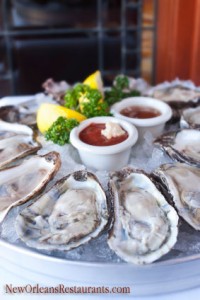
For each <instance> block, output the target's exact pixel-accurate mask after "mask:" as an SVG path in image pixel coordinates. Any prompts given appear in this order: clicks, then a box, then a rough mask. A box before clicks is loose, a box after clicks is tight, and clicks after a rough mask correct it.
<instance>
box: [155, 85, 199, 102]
mask: <svg viewBox="0 0 200 300" xmlns="http://www.w3.org/2000/svg"><path fill="white" fill-rule="evenodd" d="M153 97H155V98H157V99H160V100H163V101H165V102H167V103H168V104H171V105H173V106H175V107H177V108H181V107H182V106H183V105H184V106H187V105H188V104H189V103H190V102H193V103H198V102H200V91H195V90H192V89H189V88H184V87H181V86H178V85H177V86H174V87H169V88H166V89H158V90H155V91H154V93H153Z"/></svg>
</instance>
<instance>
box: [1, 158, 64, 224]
mask: <svg viewBox="0 0 200 300" xmlns="http://www.w3.org/2000/svg"><path fill="white" fill-rule="evenodd" d="M60 163H61V162H60V156H59V154H58V153H57V152H50V153H48V154H46V155H44V156H37V155H36V156H32V157H31V158H29V159H26V160H24V161H22V162H20V163H19V164H18V165H15V166H14V167H11V168H7V169H3V170H1V171H0V222H2V221H3V219H4V218H5V216H6V214H7V213H8V212H9V210H10V209H11V208H12V207H14V206H17V205H20V204H22V203H24V202H26V201H27V200H29V199H30V198H31V197H33V196H35V195H36V194H37V193H39V192H40V191H41V190H42V188H43V187H44V186H45V185H46V184H47V183H48V182H49V181H50V180H51V178H52V177H53V175H54V174H55V173H56V172H57V171H58V169H59V168H60Z"/></svg>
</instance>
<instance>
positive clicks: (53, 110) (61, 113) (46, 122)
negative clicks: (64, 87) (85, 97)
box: [36, 103, 86, 134]
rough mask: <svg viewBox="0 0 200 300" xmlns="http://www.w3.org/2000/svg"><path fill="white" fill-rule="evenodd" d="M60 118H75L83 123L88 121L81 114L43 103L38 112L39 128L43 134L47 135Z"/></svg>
mask: <svg viewBox="0 0 200 300" xmlns="http://www.w3.org/2000/svg"><path fill="white" fill-rule="evenodd" d="M58 117H65V118H70V119H71V118H73V119H76V120H77V121H79V122H81V121H83V120H85V119H86V117H85V116H84V115H82V114H80V113H79V112H77V111H75V110H72V109H68V108H66V107H64V106H60V105H56V104H51V103H42V104H41V105H40V107H39V108H38V111H37V117H36V120H37V126H38V129H39V130H40V132H41V133H43V134H44V133H45V132H46V131H47V130H48V129H49V128H50V127H51V125H52V124H53V122H55V121H56V120H57V119H58Z"/></svg>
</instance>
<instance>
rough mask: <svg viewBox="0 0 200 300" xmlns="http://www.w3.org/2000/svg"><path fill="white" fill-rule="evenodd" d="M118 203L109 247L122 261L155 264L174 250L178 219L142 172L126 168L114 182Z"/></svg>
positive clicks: (113, 190)
mask: <svg viewBox="0 0 200 300" xmlns="http://www.w3.org/2000/svg"><path fill="white" fill-rule="evenodd" d="M110 188H111V194H113V199H114V208H115V210H114V211H115V212H114V224H113V228H112V230H111V233H110V236H109V238H108V245H109V246H110V248H111V249H112V250H113V251H115V252H116V254H117V255H119V256H120V257H121V258H122V259H124V260H125V261H127V262H131V263H135V264H146V263H151V262H153V261H155V260H157V259H158V258H160V257H161V256H163V255H164V254H166V253H167V252H169V251H170V249H171V248H172V247H173V245H174V244H175V243H176V240H177V234H178V228H177V225H178V215H177V213H176V211H175V209H174V208H173V207H172V206H171V205H169V204H168V202H167V201H166V200H165V198H164V196H163V195H162V194H161V192H160V191H159V190H158V188H157V187H156V186H155V184H154V182H153V180H152V179H151V178H150V177H149V176H148V175H146V174H145V173H144V172H142V171H140V170H133V169H131V168H125V169H123V170H122V171H119V172H115V173H114V174H113V175H112V176H111V181H110Z"/></svg>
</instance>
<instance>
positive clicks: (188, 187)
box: [154, 163, 200, 230]
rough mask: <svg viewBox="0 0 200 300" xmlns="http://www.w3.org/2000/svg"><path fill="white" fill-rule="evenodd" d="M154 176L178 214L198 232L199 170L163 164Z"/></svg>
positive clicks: (199, 210) (199, 223) (199, 216)
mask: <svg viewBox="0 0 200 300" xmlns="http://www.w3.org/2000/svg"><path fill="white" fill-rule="evenodd" d="M154 175H155V176H156V177H157V180H159V181H160V182H161V183H162V184H164V185H165V187H166V192H167V193H168V194H170V195H171V200H172V203H173V205H174V206H175V208H176V209H177V211H178V214H179V215H180V216H181V217H182V218H183V219H184V220H185V221H186V222H187V223H189V224H190V225H191V226H192V227H193V228H195V229H197V230H200V169H199V168H196V167H192V166H189V165H187V164H183V163H175V164H165V165H162V166H161V167H160V168H158V169H156V170H155V171H154ZM166 195H167V194H166Z"/></svg>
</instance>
